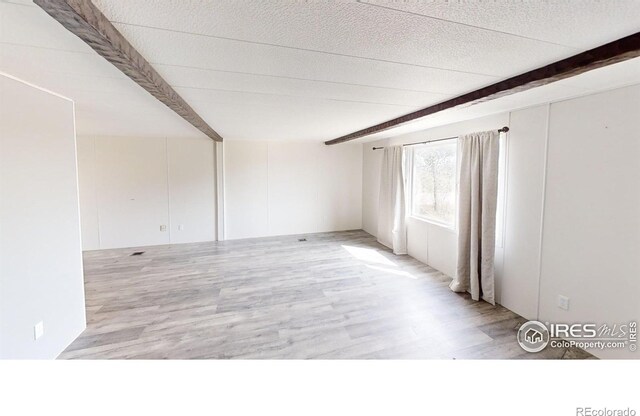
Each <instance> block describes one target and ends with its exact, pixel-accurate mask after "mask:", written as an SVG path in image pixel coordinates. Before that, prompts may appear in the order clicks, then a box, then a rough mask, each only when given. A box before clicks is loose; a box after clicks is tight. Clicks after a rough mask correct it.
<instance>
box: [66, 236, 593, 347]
mask: <svg viewBox="0 0 640 416" xmlns="http://www.w3.org/2000/svg"><path fill="white" fill-rule="evenodd" d="M301 238H306V241H298V240H299V239H301ZM135 251H144V252H145V253H144V254H142V255H140V256H131V254H132V253H133V252H135ZM84 268H85V282H86V289H85V290H86V303H87V321H88V324H87V329H86V330H85V331H84V332H83V333H82V335H80V337H78V339H76V340H75V341H74V342H73V343H72V344H71V345H70V346H69V347H68V348H67V349H66V350H65V351H64V352H63V353H62V354H61V355H60V357H59V358H63V359H71V358H92V359H105V358H114V359H122V358H130V359H156V358H157V359H159V358H170V359H187V358H200V359H222V358H264V359H267V358H278V359H308V358H316V359H337V358H344V359H347V358H350V359H365V358H374V359H387V358H393V359H404V358H414V359H422V358H432V359H466V358H590V357H591V356H590V355H589V354H587V353H585V352H583V351H581V350H569V351H568V350H559V349H550V348H547V349H546V350H545V351H543V352H542V353H538V354H529V353H526V352H524V351H523V350H522V349H521V348H520V347H519V346H518V344H517V342H516V338H515V334H516V331H517V328H518V327H519V326H520V325H521V324H522V323H524V322H525V321H526V320H525V319H524V318H522V317H520V316H518V315H516V314H515V313H513V312H511V311H509V310H507V309H505V308H503V307H501V306H496V307H494V306H491V305H489V304H487V303H484V302H473V301H472V300H471V299H470V298H469V296H468V295H461V294H456V293H453V292H451V291H450V290H449V289H448V283H449V281H450V278H449V277H447V276H445V275H444V274H442V273H440V272H438V271H437V270H435V269H433V268H431V267H429V266H427V265H425V264H423V263H420V262H418V261H417V260H415V259H413V258H411V257H409V256H395V255H393V254H392V253H391V252H390V251H389V250H388V249H386V248H385V247H383V246H381V245H380V244H378V243H377V242H376V241H375V239H374V238H373V237H372V236H371V235H369V234H367V233H365V232H364V231H361V230H358V231H345V232H335V233H322V234H309V235H303V236H286V237H269V238H260V239H248V240H235V241H223V242H207V243H196V244H180V245H165V246H153V247H137V248H134V249H133V248H132V249H117V250H100V251H91V252H85V253H84Z"/></svg>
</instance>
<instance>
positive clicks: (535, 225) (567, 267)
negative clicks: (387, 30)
mask: <svg viewBox="0 0 640 416" xmlns="http://www.w3.org/2000/svg"><path fill="white" fill-rule="evenodd" d="M503 125H508V126H509V127H510V129H511V130H510V132H509V134H508V138H507V141H506V143H507V144H506V147H505V148H504V151H505V152H506V153H505V154H506V164H505V169H504V172H505V185H504V186H505V193H504V215H503V217H502V221H503V224H504V225H503V227H504V228H503V239H502V242H500V241H498V242H497V248H496V285H497V287H496V291H497V301H498V302H499V303H500V304H502V305H504V306H506V307H507V308H509V309H511V310H513V311H515V312H516V313H518V314H520V315H522V316H524V317H525V318H528V319H540V320H543V321H550V322H554V321H555V322H568V323H573V322H597V323H604V322H606V323H609V324H610V325H612V324H616V323H617V324H621V323H625V322H628V321H630V320H638V319H639V318H640V306H639V305H640V304H639V303H638V301H637V299H638V295H639V294H640V279H638V276H640V255H638V253H640V216H639V215H638V212H640V186H638V183H640V169H639V168H638V160H640V136H639V134H638V131H640V86H637V85H636V86H630V87H625V88H621V89H616V90H613V91H608V92H603V93H599V94H594V95H590V96H586V97H580V98H574V99H570V100H565V101H561V102H557V103H551V104H545V105H542V106H537V107H533V108H528V109H523V110H517V111H513V112H511V113H505V114H500V115H496V116H490V117H484V118H481V119H476V120H470V121H465V122H461V123H455V124H450V125H448V126H444V127H439V128H436V129H430V130H426V131H422V132H417V133H412V134H410V135H404V136H399V137H395V138H392V139H385V140H381V141H377V142H375V143H366V144H365V145H364V148H363V169H364V172H363V180H364V183H363V190H364V193H363V220H364V221H363V223H364V229H365V230H366V231H368V232H369V233H371V234H373V235H375V233H376V225H375V219H376V215H377V192H378V190H377V188H378V183H379V177H378V175H379V170H380V161H381V156H380V153H381V152H380V151H373V150H371V148H372V147H373V146H384V145H386V144H389V143H391V144H399V143H408V142H413V141H423V140H429V139H434V138H439V137H448V136H454V135H458V134H464V133H466V132H469V131H480V130H488V129H494V128H498V127H501V126H503ZM499 221H500V219H499ZM408 240H409V241H408V244H409V254H410V255H411V256H413V257H415V258H417V259H419V260H421V261H423V262H425V263H427V264H430V265H431V266H433V267H435V268H437V269H439V270H441V271H443V272H444V273H446V274H449V275H453V273H455V263H456V254H457V253H456V244H455V241H456V234H455V232H452V231H451V230H449V229H446V228H443V227H441V226H438V225H435V224H431V223H427V222H424V221H421V220H417V219H412V218H411V219H409V221H408ZM558 295H564V296H567V297H569V298H570V309H569V311H564V310H562V309H560V308H558V307H557V297H558ZM591 352H592V353H594V354H595V355H597V356H601V357H633V356H635V355H634V354H632V353H630V352H629V351H628V350H624V351H623V350H606V351H591Z"/></svg>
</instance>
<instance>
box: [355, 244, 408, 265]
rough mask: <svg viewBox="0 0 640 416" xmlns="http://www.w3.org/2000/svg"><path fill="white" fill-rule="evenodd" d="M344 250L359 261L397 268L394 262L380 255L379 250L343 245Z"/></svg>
mask: <svg viewBox="0 0 640 416" xmlns="http://www.w3.org/2000/svg"><path fill="white" fill-rule="evenodd" d="M342 248H344V249H345V250H347V251H348V252H349V254H351V255H352V256H353V257H355V258H357V259H358V260H362V261H366V262H369V263H377V264H384V265H387V266H396V264H395V263H394V262H392V261H391V260H389V259H388V258H386V257H385V256H383V255H382V254H380V253H379V252H378V251H377V250H374V249H372V248H363V247H354V246H345V245H343V246H342Z"/></svg>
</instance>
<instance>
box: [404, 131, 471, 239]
mask: <svg viewBox="0 0 640 416" xmlns="http://www.w3.org/2000/svg"><path fill="white" fill-rule="evenodd" d="M452 140H455V142H456V161H455V164H456V167H455V169H456V179H455V195H456V197H455V204H454V213H453V222H452V223H446V222H443V221H439V220H437V219H435V218H430V217H426V216H424V215H418V214H414V212H413V185H414V183H413V171H414V169H413V165H414V159H415V151H412V152H411V157H410V158H409V161H408V162H409V163H407V168H408V172H407V176H408V178H409V189H408V191H409V192H408V194H409V198H408V203H409V217H411V218H413V219H416V220H419V221H424V222H426V223H429V224H433V225H437V226H438V227H442V228H445V229H448V230H451V231H454V232H457V230H458V197H457V195H458V186H459V167H460V166H459V163H460V158H459V157H458V156H459V153H460V144H459V143H458V139H457V138H452V139H447V140H438V141H437V142H435V143H428V142H427V143H422V144H416V145H412V147H413V148H414V149H420V148H424V147H426V146H430V147H433V146H437V145H442V144H445V143H447V142H449V141H452Z"/></svg>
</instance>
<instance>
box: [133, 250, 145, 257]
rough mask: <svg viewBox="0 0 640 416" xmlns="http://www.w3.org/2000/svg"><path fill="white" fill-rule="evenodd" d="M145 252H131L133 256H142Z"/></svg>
mask: <svg viewBox="0 0 640 416" xmlns="http://www.w3.org/2000/svg"><path fill="white" fill-rule="evenodd" d="M143 254H144V251H134V252H133V254H131V255H132V256H142V255H143Z"/></svg>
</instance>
